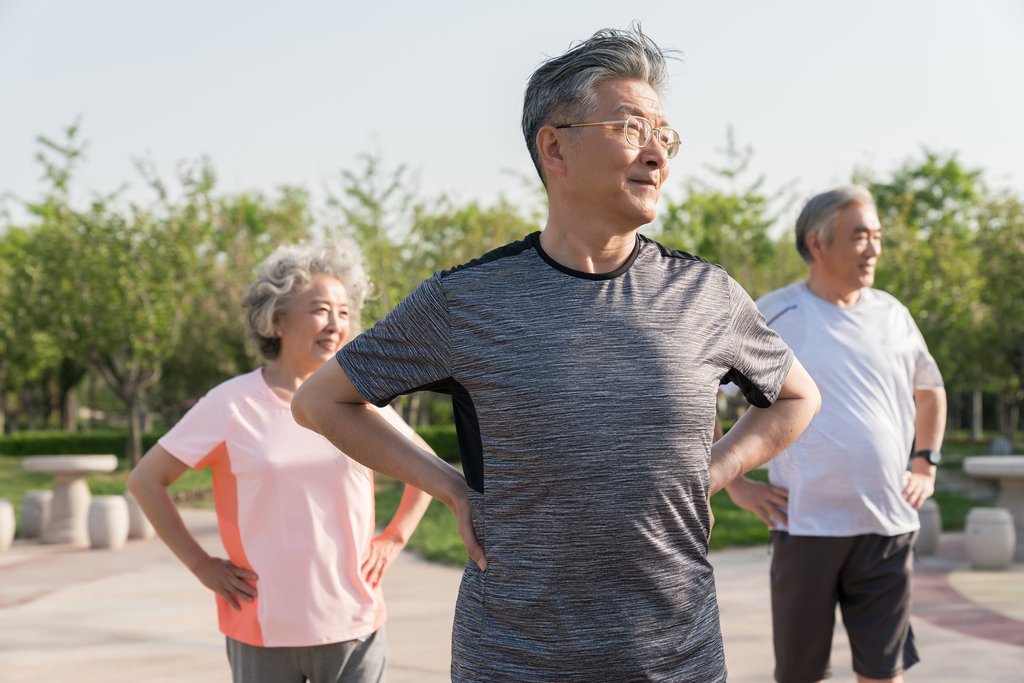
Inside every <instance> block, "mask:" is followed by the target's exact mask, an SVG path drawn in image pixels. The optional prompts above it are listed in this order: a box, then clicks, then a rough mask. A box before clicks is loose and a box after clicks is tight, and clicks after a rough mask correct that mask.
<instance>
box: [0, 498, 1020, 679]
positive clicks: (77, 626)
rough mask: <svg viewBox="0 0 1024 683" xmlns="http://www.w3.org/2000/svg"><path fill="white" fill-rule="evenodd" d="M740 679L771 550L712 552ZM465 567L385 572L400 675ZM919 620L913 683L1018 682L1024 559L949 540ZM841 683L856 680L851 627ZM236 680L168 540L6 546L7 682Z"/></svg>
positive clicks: (756, 667) (197, 511)
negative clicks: (969, 552)
mask: <svg viewBox="0 0 1024 683" xmlns="http://www.w3.org/2000/svg"><path fill="white" fill-rule="evenodd" d="M183 514H184V515H185V518H186V521H187V523H188V525H189V527H190V529H191V530H192V532H193V533H194V534H195V535H196V537H197V538H198V539H199V540H200V542H201V543H202V544H203V545H204V547H206V548H207V550H208V551H209V552H211V553H217V554H223V548H222V547H221V546H220V540H219V537H218V533H217V521H216V516H215V514H214V512H213V510H211V509H209V508H186V509H183ZM710 559H711V561H712V564H713V565H714V567H715V576H716V583H717V587H718V599H719V605H720V609H721V624H722V633H723V638H724V641H725V651H726V661H727V664H728V667H729V672H730V673H729V680H730V681H732V682H734V683H760V682H765V683H767V682H768V681H771V680H772V675H771V672H772V666H773V658H772V650H771V619H770V607H769V600H768V566H769V562H770V557H769V555H768V552H767V546H766V545H759V546H751V547H746V548H731V549H726V550H718V551H712V552H711V554H710ZM461 574H462V571H461V569H459V568H457V567H452V566H448V565H443V564H439V563H435V562H429V561H426V560H424V559H423V558H422V557H421V556H420V555H419V554H418V553H413V552H409V551H406V552H403V553H402V556H401V557H400V558H399V560H398V561H397V562H396V563H395V564H394V565H393V566H392V568H391V569H390V571H389V573H388V575H387V576H386V578H385V582H384V590H385V595H386V598H387V605H388V614H389V620H388V625H387V629H388V631H387V634H388V640H389V646H390V652H391V656H390V662H389V669H388V680H389V682H390V683H413V682H415V683H440V682H442V681H447V680H449V679H448V667H449V665H450V654H449V653H450V638H451V624H452V617H453V614H454V605H455V599H456V594H457V591H458V585H459V580H460V578H461ZM914 601H915V607H914V616H913V627H914V631H915V633H916V636H917V639H918V647H919V650H920V652H921V659H922V661H921V663H920V664H918V665H917V666H916V667H914V668H913V669H911V670H910V672H908V674H907V677H906V678H907V681H908V683H913V682H914V681H921V682H922V683H923V682H927V683H946V682H949V683H952V682H954V681H956V682H957V683H960V682H963V681H986V682H987V683H1010V682H1011V681H1012V682H1014V683H1016V682H1019V681H1020V672H1021V665H1022V662H1024V564H1021V563H1018V564H1015V565H1014V567H1013V568H1012V570H1011V571H1009V572H974V571H970V570H969V569H968V568H967V567H966V562H965V559H964V544H963V537H962V535H961V534H960V533H957V532H953V533H947V534H944V535H943V539H942V544H941V547H940V552H939V554H938V555H937V556H934V557H925V558H920V559H919V561H918V563H917V571H916V574H915V591H914ZM835 636H836V637H835V639H834V643H833V653H832V664H833V668H834V671H835V675H834V677H833V679H832V680H833V681H836V682H837V683H849V682H852V681H853V680H854V678H853V674H852V673H851V671H850V650H849V646H848V645H847V643H846V641H845V636H844V633H843V629H842V625H841V623H840V624H837V626H836V634H835ZM72 678H73V679H74V680H75V681H77V682H78V683H92V682H99V681H103V682H104V683H119V682H121V681H124V682H127V681H139V680H145V681H149V682H151V683H161V682H163V681H167V682H170V681H174V682H175V683H177V682H178V681H182V680H188V681H189V682H190V683H227V682H228V681H229V680H230V674H229V671H228V665H227V660H226V657H225V654H224V640H223V636H221V635H220V634H219V633H218V631H217V618H216V609H215V607H214V602H213V598H212V596H211V595H210V593H209V592H208V591H207V590H206V589H205V588H203V587H202V586H201V585H200V584H199V583H198V582H197V581H196V580H195V579H194V578H193V577H192V575H191V574H190V573H189V572H188V571H187V570H186V569H185V568H184V567H182V566H181V564H180V563H178V562H177V560H176V559H175V558H174V556H173V555H172V554H171V553H170V551H169V550H167V548H166V547H165V546H164V545H163V544H162V543H161V542H160V541H159V540H157V539H152V540H133V541H130V542H129V544H128V546H127V547H125V548H124V549H122V550H120V551H103V550H81V549H73V548H68V547H62V546H42V545H39V544H36V543H33V542H28V541H23V540H18V541H16V543H15V546H14V548H12V549H11V550H10V551H8V552H5V553H2V554H0V679H2V680H4V681H5V682H9V683H20V682H23V681H42V680H47V681H48V680H66V679H72Z"/></svg>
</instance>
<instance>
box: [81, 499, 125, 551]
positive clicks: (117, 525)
mask: <svg viewBox="0 0 1024 683" xmlns="http://www.w3.org/2000/svg"><path fill="white" fill-rule="evenodd" d="M89 542H90V545H92V547H93V548H106V549H109V550H118V549H120V548H123V547H124V544H125V543H127V542H128V501H126V500H125V499H124V496H96V497H95V498H93V499H92V503H90V504H89Z"/></svg>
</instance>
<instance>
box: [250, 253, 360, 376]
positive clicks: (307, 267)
mask: <svg viewBox="0 0 1024 683" xmlns="http://www.w3.org/2000/svg"><path fill="white" fill-rule="evenodd" d="M320 274H325V275H330V276H331V277H333V278H336V279H337V280H338V281H339V282H341V284H343V285H344V286H345V292H346V294H348V306H349V320H350V327H349V333H348V338H349V339H351V338H352V337H354V336H355V335H356V334H358V333H359V314H360V312H361V311H362V308H363V301H364V300H365V299H366V296H367V294H369V290H370V283H369V282H368V281H367V279H366V272H365V271H364V270H363V266H362V264H360V262H359V256H358V253H357V252H356V250H355V249H354V248H353V247H352V245H351V244H349V243H348V242H346V241H344V240H335V241H331V242H326V243H324V244H284V245H281V246H280V247H278V248H277V249H275V250H274V252H273V253H272V254H271V255H270V256H268V257H267V258H266V260H264V261H263V263H261V264H260V265H258V266H257V267H256V280H255V281H254V282H253V283H252V284H250V285H249V287H248V289H246V290H245V295H244V296H243V297H242V307H243V308H244V309H245V326H246V329H247V331H248V333H249V338H250V339H252V341H253V343H254V344H255V345H256V350H257V351H259V354H260V355H261V356H262V357H264V358H266V359H267V360H275V359H276V358H277V355H278V354H279V353H280V352H281V340H280V339H278V338H277V335H275V334H274V314H275V313H282V312H284V311H285V309H287V308H288V305H289V304H290V303H291V302H292V300H293V299H294V298H295V297H296V296H298V295H299V294H301V293H303V292H304V291H306V290H307V289H308V288H309V286H310V285H311V284H312V282H313V279H314V278H315V277H316V276H317V275H320ZM345 341H348V339H346V340H345Z"/></svg>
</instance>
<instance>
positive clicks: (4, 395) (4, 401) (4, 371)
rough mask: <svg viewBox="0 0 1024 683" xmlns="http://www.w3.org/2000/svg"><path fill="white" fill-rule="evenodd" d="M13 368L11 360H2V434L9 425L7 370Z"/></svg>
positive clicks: (0, 416) (0, 363) (0, 427)
mask: <svg viewBox="0 0 1024 683" xmlns="http://www.w3.org/2000/svg"><path fill="white" fill-rule="evenodd" d="M10 368H11V362H10V361H9V360H6V359H4V360H2V361H0V436H3V435H4V433H5V431H4V428H5V427H6V426H7V371H8V370H10Z"/></svg>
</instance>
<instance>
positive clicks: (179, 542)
mask: <svg viewBox="0 0 1024 683" xmlns="http://www.w3.org/2000/svg"><path fill="white" fill-rule="evenodd" d="M128 490H129V491H130V492H131V494H132V495H133V496H134V497H135V500H136V501H137V502H138V504H139V507H141V508H142V511H143V512H144V513H146V517H147V518H148V519H149V521H150V523H151V524H152V525H153V529H154V530H156V533H157V536H159V537H160V539H161V540H162V541H163V542H164V543H165V544H166V545H167V547H168V548H170V549H171V552H173V553H174V554H175V556H176V557H177V558H178V559H179V560H181V563H182V564H184V565H185V566H186V567H188V569H189V571H192V572H194V571H195V570H196V567H198V566H199V565H200V564H201V563H202V562H203V561H204V560H206V559H208V558H209V554H208V553H207V552H206V551H205V550H203V548H202V546H200V545H199V543H198V542H197V541H196V539H195V538H194V537H193V536H192V534H191V533H190V532H189V530H188V528H187V527H186V526H185V521H184V520H183V519H182V518H181V513H180V512H178V508H177V506H175V505H174V501H173V500H171V496H170V494H169V493H168V492H167V487H166V486H163V485H161V484H160V483H159V482H156V481H152V480H146V479H143V478H141V477H135V476H134V475H133V476H132V477H131V478H129V480H128Z"/></svg>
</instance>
